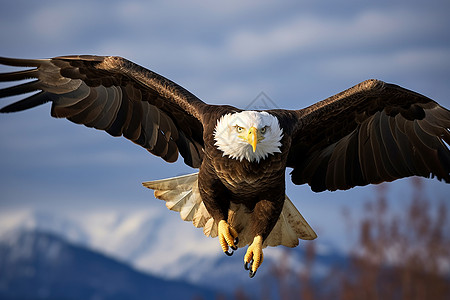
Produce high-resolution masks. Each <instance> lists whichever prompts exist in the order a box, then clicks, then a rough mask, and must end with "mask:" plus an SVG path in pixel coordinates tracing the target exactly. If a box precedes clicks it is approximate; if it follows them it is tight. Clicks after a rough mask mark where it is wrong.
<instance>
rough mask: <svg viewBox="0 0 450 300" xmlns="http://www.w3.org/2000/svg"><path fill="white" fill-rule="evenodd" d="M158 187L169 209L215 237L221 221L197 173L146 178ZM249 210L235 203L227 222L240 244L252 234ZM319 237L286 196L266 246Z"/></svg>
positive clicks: (292, 244)
mask: <svg viewBox="0 0 450 300" xmlns="http://www.w3.org/2000/svg"><path fill="white" fill-rule="evenodd" d="M143 185H144V186H145V187H147V188H150V189H153V190H154V191H155V197H156V198H158V199H161V200H164V201H165V202H166V206H167V208H168V209H170V210H173V211H177V212H179V213H180V216H181V219H183V220H184V221H190V222H192V223H193V224H194V226H195V227H197V228H201V227H203V233H204V234H205V235H206V236H211V237H216V236H217V226H218V223H217V222H216V221H215V220H214V219H213V218H212V217H211V215H210V214H209V212H208V211H207V210H206V207H205V204H204V203H203V201H202V199H201V197H200V192H199V190H198V173H194V174H189V175H183V176H178V177H173V178H167V179H162V180H156V181H148V182H144V183H143ZM249 219H250V212H249V211H248V210H247V209H246V208H245V207H244V206H243V205H232V206H231V207H230V211H229V217H228V223H229V224H230V225H231V226H233V227H234V228H235V229H236V230H237V231H238V233H239V247H243V246H245V245H247V244H250V243H251V242H252V240H253V237H252V236H250V233H249V232H248V230H247V229H248V226H246V225H247V222H248V220H249ZM316 237H317V235H316V233H315V232H314V230H313V229H312V228H311V227H310V226H309V224H308V223H307V222H306V221H305V219H304V218H303V216H302V215H301V214H300V212H299V211H298V210H297V209H296V208H295V206H294V204H293V203H292V202H291V200H290V199H289V198H288V197H287V196H286V198H285V202H284V206H283V210H282V212H281V215H280V217H279V219H278V222H277V223H276V225H275V227H274V228H273V229H272V232H271V233H270V234H269V236H268V237H267V239H266V240H265V241H264V245H263V246H264V247H266V246H277V245H284V246H287V247H295V246H297V245H298V239H299V238H300V239H304V240H312V239H315V238H316Z"/></svg>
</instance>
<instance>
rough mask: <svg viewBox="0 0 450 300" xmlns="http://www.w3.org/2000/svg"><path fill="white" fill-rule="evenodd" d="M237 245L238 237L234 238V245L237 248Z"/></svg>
mask: <svg viewBox="0 0 450 300" xmlns="http://www.w3.org/2000/svg"><path fill="white" fill-rule="evenodd" d="M238 243H239V237H236V238H235V239H234V244H235V245H236V246H237V244H238Z"/></svg>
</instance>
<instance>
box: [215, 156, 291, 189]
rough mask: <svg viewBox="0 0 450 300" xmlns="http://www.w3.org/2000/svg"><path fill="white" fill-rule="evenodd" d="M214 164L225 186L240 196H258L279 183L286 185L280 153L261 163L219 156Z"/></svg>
mask: <svg viewBox="0 0 450 300" xmlns="http://www.w3.org/2000/svg"><path fill="white" fill-rule="evenodd" d="M213 166H214V170H215V173H216V174H217V176H218V177H219V179H220V180H221V181H222V183H223V184H224V185H225V187H226V188H227V189H228V190H229V191H230V192H231V193H232V194H233V195H236V196H239V197H242V196H247V197H248V196H254V197H256V196H258V195H260V194H262V193H265V192H267V191H269V190H271V189H273V188H275V187H277V186H279V185H282V186H284V172H285V166H284V163H283V160H282V157H281V155H279V154H276V155H271V156H269V157H268V158H267V159H264V160H262V161H260V162H259V163H256V162H253V163H250V162H248V161H245V160H243V161H239V160H236V159H231V158H227V157H219V158H217V159H216V160H214V163H213Z"/></svg>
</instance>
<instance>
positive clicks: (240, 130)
mask: <svg viewBox="0 0 450 300" xmlns="http://www.w3.org/2000/svg"><path fill="white" fill-rule="evenodd" d="M235 127H236V132H237V133H242V132H243V131H244V127H241V126H239V125H236V126H235Z"/></svg>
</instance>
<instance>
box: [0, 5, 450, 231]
mask: <svg viewBox="0 0 450 300" xmlns="http://www.w3.org/2000/svg"><path fill="white" fill-rule="evenodd" d="M449 11H450V2H448V1H443V0H442V1H437V0H429V1H360V0H358V1H357V0H347V1H332V0H326V1H266V0H262V1H237V0H231V1H226V2H225V1H224V2H218V1H197V0H195V1H107V2H106V1H97V2H94V1H85V0H83V1H76V2H74V1H72V2H69V1H20V0H19V1H3V0H2V1H1V10H0V28H1V29H0V40H1V46H0V55H2V56H11V57H24V58H45V57H52V56H58V55H69V54H98V55H119V56H123V57H126V58H128V59H130V60H132V61H134V62H136V63H139V64H141V65H143V66H145V67H147V68H149V69H151V70H153V71H156V72H158V73H160V74H161V75H163V76H165V77H167V78H170V79H171V80H173V81H175V82H177V83H178V84H181V85H182V86H184V87H185V88H187V89H188V90H190V91H191V92H193V93H194V94H195V95H197V96H198V97H199V98H201V99H202V100H203V101H205V102H208V103H213V104H231V105H235V106H238V107H246V106H247V105H248V104H249V103H251V102H252V101H253V100H254V99H255V97H256V96H258V95H259V94H260V93H261V92H264V93H265V94H266V95H267V96H268V97H270V99H271V100H272V101H273V103H274V104H275V105H276V106H277V107H280V108H289V109H298V108H302V107H305V106H308V105H311V104H313V103H314V102H316V101H319V100H322V99H324V98H326V97H328V96H331V95H333V94H335V93H338V92H340V91H342V90H344V89H346V88H348V87H351V86H353V85H354V84H357V83H359V82H361V81H363V80H365V79H369V78H378V79H381V80H384V81H387V82H392V83H396V84H399V85H401V86H403V87H406V88H409V89H412V90H415V91H417V92H420V93H422V94H424V95H426V96H428V97H430V98H432V99H434V100H436V101H438V102H439V103H440V104H442V105H444V106H446V107H447V108H449V107H450V97H449V95H450V35H449V33H448V29H449V28H450V20H449V18H448V12H449ZM0 70H7V69H6V68H3V69H0ZM12 100H14V99H6V100H2V101H3V102H2V105H1V106H3V103H4V104H7V103H9V102H11V101H12ZM49 110H50V107H49V105H45V106H42V107H39V108H36V109H33V110H31V111H27V112H22V113H17V114H10V115H2V116H0V141H1V142H0V190H1V191H2V192H1V196H0V209H9V208H11V209H12V208H19V207H29V208H40V209H47V210H54V211H59V210H68V211H72V210H79V211H80V212H82V211H84V210H89V209H91V208H92V207H101V206H104V205H108V206H115V207H117V209H127V208H130V207H145V206H147V205H148V206H155V205H162V203H160V202H159V201H157V200H153V199H152V193H151V192H150V191H148V190H145V189H144V188H142V187H141V185H140V182H142V181H147V180H153V179H159V178H165V177H171V176H175V175H178V174H182V173H189V172H194V171H195V170H192V169H190V168H188V167H186V166H184V165H183V163H182V162H177V163H175V164H167V163H164V162H163V161H162V160H161V159H159V158H157V157H153V156H152V155H150V154H149V153H148V152H146V151H145V150H144V149H141V148H139V147H137V146H135V145H134V144H132V143H131V142H129V141H126V140H125V139H120V138H112V137H110V136H108V135H107V134H105V133H103V132H99V131H95V130H92V129H87V128H85V127H83V126H79V125H74V124H71V123H70V122H68V121H65V120H56V119H52V118H50V116H49ZM388 187H389V193H390V196H391V198H392V199H395V201H393V203H394V205H397V206H398V207H401V205H402V203H403V202H402V201H403V200H404V198H405V197H404V196H403V195H404V194H403V193H404V192H405V191H406V192H407V191H408V190H409V188H410V183H409V181H404V180H403V181H400V182H398V183H394V184H390V185H389V186H388ZM425 189H426V191H427V193H428V194H429V195H430V196H431V197H432V198H433V199H435V201H439V200H443V199H446V198H448V196H447V195H448V193H449V192H450V187H449V185H446V184H444V183H440V182H437V181H436V180H427V181H425ZM374 191H375V188H374V187H364V188H356V189H353V190H351V191H347V192H335V193H330V192H325V193H320V194H315V193H312V192H311V191H310V190H309V187H307V186H302V187H297V186H293V185H292V184H290V183H288V187H287V193H288V195H289V196H290V198H291V199H292V200H293V201H294V203H295V204H296V205H297V207H299V210H300V211H301V212H302V213H303V214H304V216H305V218H306V219H307V220H309V221H310V222H311V223H312V225H313V227H314V228H317V230H318V231H319V233H323V234H328V235H330V236H332V235H333V236H337V238H338V239H341V238H344V236H345V233H344V231H343V227H342V226H335V224H336V222H338V221H335V220H336V218H337V217H339V216H340V215H341V213H340V212H341V208H342V206H343V205H347V206H349V207H355V208H359V207H361V203H363V202H364V200H367V199H371V198H373V193H374ZM167 214H173V213H170V212H167ZM339 222H341V221H339ZM193 230H194V229H193Z"/></svg>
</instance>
